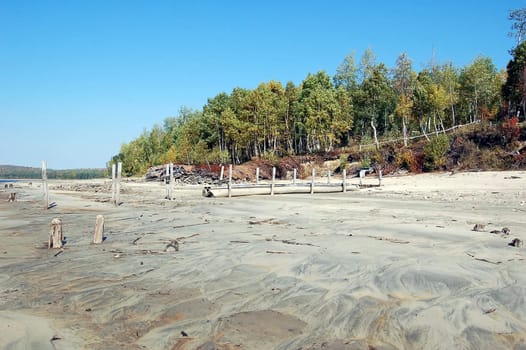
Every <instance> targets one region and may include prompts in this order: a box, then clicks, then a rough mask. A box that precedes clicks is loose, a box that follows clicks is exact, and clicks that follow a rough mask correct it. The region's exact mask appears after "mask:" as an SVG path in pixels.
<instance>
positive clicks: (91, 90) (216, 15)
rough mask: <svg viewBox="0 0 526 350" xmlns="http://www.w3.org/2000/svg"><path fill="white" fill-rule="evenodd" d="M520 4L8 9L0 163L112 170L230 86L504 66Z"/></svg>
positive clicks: (0, 1)
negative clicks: (141, 139) (144, 140)
mask: <svg viewBox="0 0 526 350" xmlns="http://www.w3.org/2000/svg"><path fill="white" fill-rule="evenodd" d="M523 6H524V3H523V2H521V1H507V0H489V1H470V0H469V1H468V0H466V1H463V0H456V1H450V0H442V1H428V0H420V1H377V0H369V1H351V0H348V1H344V0H341V1H340V0H325V1H309V0H306V1H284V0H282V1H277V0H276V1H275V0H267V1H258V2H255V1H197V0H196V1H177V0H171V1H168V0H164V1H163V0H158V1H147V0H122V1H119V0H89V1H87V0H62V1H60V0H49V1H48V0H39V1H37V0H33V1H27V0H0V33H2V34H1V35H0V120H1V124H0V125H1V126H0V130H1V133H0V135H1V136H0V164H15V165H24V166H37V167H38V166H39V165H40V161H41V160H44V159H45V160H47V163H48V167H50V168H54V169H66V168H80V167H104V166H105V165H106V162H107V161H108V160H109V159H110V158H111V156H113V155H114V154H117V153H118V151H119V148H120V145H121V144H122V143H125V142H129V141H131V140H132V139H134V138H136V137H137V136H139V135H140V133H141V132H142V131H143V130H144V129H145V128H146V129H150V128H151V127H152V126H153V125H154V124H156V123H159V124H160V123H162V121H163V120H164V119H165V118H166V117H170V116H175V115H177V114H178V111H179V109H180V108H181V107H182V106H186V107H190V108H194V109H200V108H202V106H203V105H204V104H205V103H206V101H207V98H210V97H213V96H215V95H217V94H218V93H220V92H227V93H230V92H231V91H232V89H233V88H234V87H243V88H255V87H256V86H257V85H258V84H259V83H261V82H264V81H269V80H278V81H281V82H283V83H286V82H287V81H292V82H294V83H295V84H299V83H300V82H301V81H302V80H303V79H304V78H305V76H306V75H307V73H315V72H317V71H319V70H325V71H326V72H327V73H328V74H330V75H333V74H334V73H335V71H336V68H337V67H338V65H339V64H340V63H341V62H342V61H343V59H344V57H345V56H346V55H347V54H349V53H351V52H355V56H356V59H357V60H359V58H360V56H361V54H362V53H363V51H364V50H366V49H367V48H371V49H372V50H373V51H374V53H375V54H376V56H377V59H378V62H383V63H385V64H386V65H387V66H388V67H392V66H394V62H395V60H396V57H397V56H398V54H400V53H401V52H406V53H407V54H408V56H409V57H410V58H411V59H412V60H413V63H414V68H415V70H417V71H419V70H421V68H422V67H423V66H425V65H426V64H428V63H429V61H430V60H431V57H432V56H433V53H434V59H435V62H437V63H445V62H447V61H451V62H453V63H454V64H455V65H456V66H457V67H463V66H465V65H468V64H469V63H470V62H471V61H472V60H473V59H474V58H476V57H477V56H478V55H484V56H487V57H490V58H492V60H493V62H494V64H495V65H496V66H497V68H499V69H503V68H505V67H506V64H507V62H508V60H509V59H510V55H509V53H508V50H509V49H510V48H511V47H512V46H513V44H514V41H513V39H511V38H509V37H508V36H507V33H508V32H509V30H510V26H511V22H510V21H509V20H508V19H507V15H508V12H509V11H510V10H512V9H515V8H520V7H523Z"/></svg>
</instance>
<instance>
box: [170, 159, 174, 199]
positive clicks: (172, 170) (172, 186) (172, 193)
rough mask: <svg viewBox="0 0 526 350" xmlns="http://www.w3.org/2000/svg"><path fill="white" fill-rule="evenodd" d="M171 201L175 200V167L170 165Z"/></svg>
mask: <svg viewBox="0 0 526 350" xmlns="http://www.w3.org/2000/svg"><path fill="white" fill-rule="evenodd" d="M170 200H171V201H173V200H174V165H173V163H170Z"/></svg>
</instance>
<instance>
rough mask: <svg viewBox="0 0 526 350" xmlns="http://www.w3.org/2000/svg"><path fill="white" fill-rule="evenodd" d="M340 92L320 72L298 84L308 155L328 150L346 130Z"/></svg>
mask: <svg viewBox="0 0 526 350" xmlns="http://www.w3.org/2000/svg"><path fill="white" fill-rule="evenodd" d="M343 91H344V90H343V89H341V90H340V95H338V93H337V91H336V89H335V88H334V86H333V85H332V83H331V78H330V77H329V76H328V75H327V73H325V72H324V71H320V72H318V73H316V74H314V75H312V74H308V75H307V77H306V78H305V80H304V81H303V82H302V85H301V95H300V99H299V103H300V108H301V114H302V117H303V122H304V127H305V131H306V136H307V149H308V150H309V151H310V152H314V151H329V150H332V149H333V147H334V145H335V144H336V142H338V141H339V140H341V137H342V134H345V133H346V132H347V131H348V130H350V128H351V126H352V123H349V117H350V115H349V113H348V112H349V111H348V110H345V109H344V108H342V107H343V106H342V103H345V100H344V99H342V98H343V97H342V96H341V93H342V92H343ZM338 97H340V99H338ZM347 108H348V107H347Z"/></svg>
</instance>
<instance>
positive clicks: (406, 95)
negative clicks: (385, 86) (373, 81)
mask: <svg viewBox="0 0 526 350" xmlns="http://www.w3.org/2000/svg"><path fill="white" fill-rule="evenodd" d="M415 79H416V74H415V72H414V71H413V62H412V61H411V59H410V58H409V57H408V56H407V55H406V54H405V53H401V54H400V55H399V56H398V58H397V59H396V66H395V68H394V69H393V88H394V91H395V92H396V94H397V96H398V101H397V104H396V109H395V115H396V116H397V117H399V119H401V120H402V133H403V135H404V145H405V146H406V147H407V139H408V135H407V134H408V132H407V131H408V130H407V128H408V125H409V119H410V117H411V109H412V107H413V101H412V98H413V89H414V84H415Z"/></svg>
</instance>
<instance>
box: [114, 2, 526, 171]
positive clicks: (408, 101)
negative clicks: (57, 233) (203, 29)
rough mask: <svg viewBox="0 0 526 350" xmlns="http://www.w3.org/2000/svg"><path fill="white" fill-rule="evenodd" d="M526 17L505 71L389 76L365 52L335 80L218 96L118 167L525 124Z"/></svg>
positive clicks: (406, 70) (134, 144)
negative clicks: (520, 120) (516, 120)
mask: <svg viewBox="0 0 526 350" xmlns="http://www.w3.org/2000/svg"><path fill="white" fill-rule="evenodd" d="M524 18H526V10H516V11H513V12H511V13H510V19H511V20H512V21H514V25H513V26H512V29H513V30H514V32H513V34H514V35H516V36H517V38H518V40H517V46H516V47H515V48H514V49H513V50H511V54H512V56H513V58H512V60H511V61H510V62H509V64H508V66H507V69H506V70H500V71H499V70H498V69H497V67H496V66H495V64H494V63H493V62H492V60H491V58H489V57H484V56H478V57H476V58H475V59H474V60H473V61H472V62H471V63H470V64H468V65H466V66H464V67H460V68H459V67H456V66H455V65H453V63H451V62H448V63H445V64H436V63H434V62H431V63H429V64H428V65H427V66H426V67H425V68H423V69H422V70H420V71H419V72H417V71H415V69H414V68H413V62H412V60H411V59H410V58H409V57H408V56H407V54H405V53H401V54H400V55H399V56H398V58H397V59H396V63H395V65H394V67H391V68H388V67H387V66H386V65H385V64H384V63H381V62H377V58H376V56H375V54H374V52H373V51H372V50H370V49H368V50H366V51H365V52H364V53H363V54H362V55H361V57H360V59H359V60H358V61H357V60H356V59H355V54H354V53H351V54H349V55H348V56H347V57H345V58H344V60H343V61H342V63H341V64H340V65H339V66H338V67H337V69H336V73H335V74H334V76H332V77H331V76H330V75H328V74H327V73H326V72H325V71H319V72H317V73H315V74H311V73H309V74H307V76H306V77H305V79H304V80H303V81H302V82H301V83H300V84H298V85H295V84H294V83H293V82H288V83H287V84H285V85H283V84H282V83H281V82H278V81H269V82H263V83H261V84H259V85H258V86H257V87H256V88H255V89H246V88H240V87H236V88H234V89H233V90H232V91H231V92H230V93H225V92H222V93H219V94H217V95H216V96H214V97H212V98H209V99H208V101H207V103H206V104H205V106H204V107H203V108H202V109H201V110H191V109H188V108H184V107H183V108H181V109H180V111H179V113H178V115H177V116H176V117H170V118H166V119H165V120H164V121H163V123H162V125H155V126H154V127H153V128H152V129H151V130H144V131H143V133H142V134H141V135H140V136H139V137H138V138H136V139H134V140H132V141H131V142H129V143H126V144H123V145H122V146H121V149H120V152H119V154H117V155H115V156H114V157H113V158H112V159H111V160H110V163H113V162H117V161H121V162H122V163H123V172H124V173H126V174H129V175H132V174H143V173H144V172H145V171H146V170H147V168H148V167H150V166H153V165H158V164H164V163H169V162H173V163H186V164H203V163H204V164H206V163H233V164H239V163H242V162H244V161H247V160H250V159H252V158H253V157H263V158H265V159H273V158H276V157H281V156H285V155H298V154H307V153H317V152H320V153H321V152H329V151H332V150H334V149H336V148H339V147H346V146H350V145H355V144H364V143H376V144H379V139H391V138H402V139H403V140H404V143H405V145H406V146H407V140H408V139H409V137H410V136H412V135H424V136H425V137H428V136H427V135H428V134H432V133H437V132H439V131H441V130H444V129H447V128H451V127H453V126H456V125H459V124H466V123H472V122H487V121H495V122H498V121H502V120H504V119H506V118H509V117H513V116H515V117H523V116H524V111H525V109H526V99H525V98H524V96H525V91H526V79H525V77H526V74H525V72H526V69H525V67H526V44H525V43H524V41H523V39H522V37H523V35H522V28H523V26H520V24H521V23H526V21H525V20H524ZM524 27H526V26H524Z"/></svg>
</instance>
